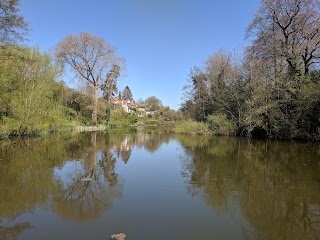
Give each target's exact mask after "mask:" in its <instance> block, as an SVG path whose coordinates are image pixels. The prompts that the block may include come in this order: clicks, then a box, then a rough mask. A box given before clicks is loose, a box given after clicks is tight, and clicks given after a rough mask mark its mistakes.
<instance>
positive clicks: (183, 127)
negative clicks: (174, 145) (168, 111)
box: [174, 119, 210, 135]
mask: <svg viewBox="0 0 320 240" xmlns="http://www.w3.org/2000/svg"><path fill="white" fill-rule="evenodd" d="M174 132H176V133H183V134H189V135H209V134H210V129H209V125H208V124H206V123H203V122H196V121H193V120H190V119H187V120H185V121H182V122H179V123H177V125H176V126H175V127H174Z"/></svg>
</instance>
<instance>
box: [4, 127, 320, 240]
mask: <svg viewBox="0 0 320 240" xmlns="http://www.w3.org/2000/svg"><path fill="white" fill-rule="evenodd" d="M88 180H90V181H88ZM119 232H123V233H126V234H127V238H126V240H127V239H128V240H149V239H150V240H167V239H168V240H197V239H201V240H206V239H208V240H212V239H299V240H300V239H319V238H320V145H319V144H306V143H297V142H270V141H269V142H267V141H257V140H248V139H239V138H226V137H215V138H212V139H210V140H209V139H206V138H201V137H190V136H188V137H186V136H174V135H168V134H164V133H161V132H159V131H155V130H139V131H138V130H130V131H125V132H119V131H118V132H117V131H115V132H109V133H108V134H107V133H103V132H98V133H94V132H93V133H81V134H72V135H62V136H50V137H46V138H38V139H28V140H16V141H13V142H11V143H9V142H4V143H0V239H28V240H29V239H32V240H35V239H52V240H57V239H68V240H70V239H75V240H81V239H85V240H88V239H94V240H100V239H101V240H103V239H105V240H106V239H110V238H109V237H110V235H111V234H113V233H119Z"/></svg>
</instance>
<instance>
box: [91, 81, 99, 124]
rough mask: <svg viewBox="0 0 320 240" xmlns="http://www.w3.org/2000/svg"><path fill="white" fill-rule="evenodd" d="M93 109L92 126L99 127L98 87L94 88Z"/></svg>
mask: <svg viewBox="0 0 320 240" xmlns="http://www.w3.org/2000/svg"><path fill="white" fill-rule="evenodd" d="M92 100H93V109H92V119H91V125H93V126H95V125H97V111H98V86H97V85H96V86H93V98H92Z"/></svg>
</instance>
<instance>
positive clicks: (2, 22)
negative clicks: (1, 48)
mask: <svg viewBox="0 0 320 240" xmlns="http://www.w3.org/2000/svg"><path fill="white" fill-rule="evenodd" d="M19 2H20V1H19V0H0V43H1V44H3V43H11V42H15V41H17V40H23V35H24V34H25V33H27V31H28V28H27V23H26V22H25V20H24V18H23V16H22V15H20V14H19V8H18V6H19Z"/></svg>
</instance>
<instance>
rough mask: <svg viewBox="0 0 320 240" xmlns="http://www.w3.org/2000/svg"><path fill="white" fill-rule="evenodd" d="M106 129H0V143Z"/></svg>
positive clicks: (89, 127) (73, 126)
mask: <svg viewBox="0 0 320 240" xmlns="http://www.w3.org/2000/svg"><path fill="white" fill-rule="evenodd" d="M107 128H108V126H106V125H97V126H82V125H64V126H59V127H55V128H41V129H30V130H28V131H23V132H20V131H19V130H16V129H11V130H6V131H5V130H2V129H0V141H3V140H6V139H9V138H16V137H26V138H28V137H39V136H46V135H51V134H56V133H64V132H93V131H104V130H106V129H107Z"/></svg>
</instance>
